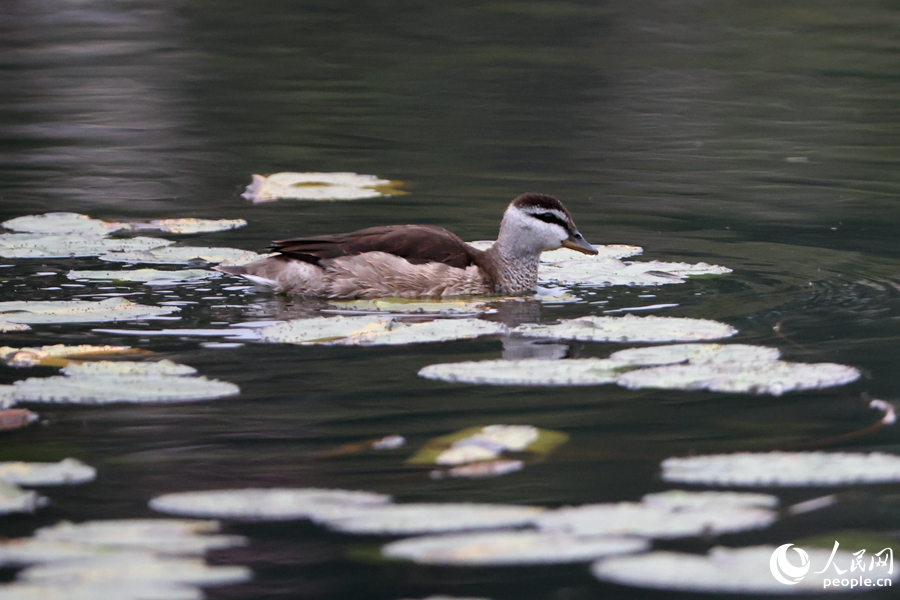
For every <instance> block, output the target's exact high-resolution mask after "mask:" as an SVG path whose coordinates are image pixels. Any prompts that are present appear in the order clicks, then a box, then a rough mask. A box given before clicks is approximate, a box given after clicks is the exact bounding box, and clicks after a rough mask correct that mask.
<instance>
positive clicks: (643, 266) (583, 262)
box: [538, 255, 731, 287]
mask: <svg viewBox="0 0 900 600" xmlns="http://www.w3.org/2000/svg"><path fill="white" fill-rule="evenodd" d="M542 258H543V257H542ZM726 273H731V269H729V268H727V267H721V266H719V265H709V264H706V263H702V262H701V263H697V264H689V263H666V262H660V261H656V260H654V261H648V262H638V261H635V262H622V261H620V260H616V259H613V258H607V259H601V258H599V257H598V256H591V257H586V256H584V255H582V257H578V258H574V259H572V260H561V261H554V262H552V263H544V262H542V264H541V267H540V269H538V282H540V283H556V284H559V285H577V286H585V287H605V286H612V285H626V286H655V285H668V284H672V283H682V282H684V281H685V280H686V279H687V278H689V277H696V276H701V275H724V274H726Z"/></svg>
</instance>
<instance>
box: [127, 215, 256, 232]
mask: <svg viewBox="0 0 900 600" xmlns="http://www.w3.org/2000/svg"><path fill="white" fill-rule="evenodd" d="M246 224H247V221H245V220H244V219H215V220H212V219H157V220H154V221H150V222H149V223H147V224H146V225H144V226H142V227H140V229H159V230H160V231H165V232H166V233H178V234H187V233H211V232H214V231H227V230H229V229H237V228H238V227H244V226H245V225H246Z"/></svg>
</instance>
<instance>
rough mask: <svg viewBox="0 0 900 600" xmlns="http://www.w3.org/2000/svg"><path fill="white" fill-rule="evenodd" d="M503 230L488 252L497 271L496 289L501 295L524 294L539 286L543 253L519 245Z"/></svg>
mask: <svg viewBox="0 0 900 600" xmlns="http://www.w3.org/2000/svg"><path fill="white" fill-rule="evenodd" d="M510 238H511V236H508V235H506V236H504V232H503V231H502V230H501V231H500V235H499V236H498V238H497V241H496V242H494V245H493V246H491V247H490V248H488V250H487V251H486V252H487V254H488V256H489V257H490V262H491V263H492V265H493V266H494V269H495V273H494V276H495V284H494V287H495V289H496V291H497V292H498V293H501V294H522V293H524V292H531V291H534V289H535V287H536V286H537V272H538V265H539V264H540V261H541V251H540V250H539V249H534V248H529V247H527V246H523V245H522V244H517V243H516V240H515V239H514V238H512V239H510Z"/></svg>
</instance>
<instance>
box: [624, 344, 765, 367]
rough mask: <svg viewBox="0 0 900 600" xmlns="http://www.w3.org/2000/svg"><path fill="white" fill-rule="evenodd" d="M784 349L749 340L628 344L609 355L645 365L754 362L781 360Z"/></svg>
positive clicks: (632, 364) (630, 362)
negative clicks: (630, 346)
mask: <svg viewBox="0 0 900 600" xmlns="http://www.w3.org/2000/svg"><path fill="white" fill-rule="evenodd" d="M780 356H781V352H779V351H778V349H777V348H769V347H767V346H751V345H748V344H669V345H665V346H648V347H646V348H628V349H626V350H619V351H617V352H613V353H612V354H610V355H609V359H610V360H611V361H614V362H617V363H621V364H623V365H629V366H635V367H644V366H657V365H674V364H679V363H685V362H686V363H708V362H713V363H728V362H740V363H755V362H759V361H768V360H778V358H779V357H780Z"/></svg>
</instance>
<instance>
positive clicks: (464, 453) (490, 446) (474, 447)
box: [406, 425, 569, 465]
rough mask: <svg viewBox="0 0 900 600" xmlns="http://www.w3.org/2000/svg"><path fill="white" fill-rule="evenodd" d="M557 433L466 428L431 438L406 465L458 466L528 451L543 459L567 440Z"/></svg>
mask: <svg viewBox="0 0 900 600" xmlns="http://www.w3.org/2000/svg"><path fill="white" fill-rule="evenodd" d="M568 439H569V436H568V435H566V434H565V433H562V432H560V431H550V430H546V429H538V428H536V427H532V426H530V425H488V426H486V427H469V428H468V429H463V430H462V431H457V432H456V433H451V434H449V435H444V436H441V437H438V438H435V439H433V440H431V441H430V442H428V443H427V444H426V445H425V446H423V447H422V448H421V449H420V450H419V451H418V452H417V453H416V454H414V455H413V456H412V457H411V458H409V459H408V460H407V461H406V462H407V463H409V464H418V465H422V464H431V465H461V464H465V463H471V462H476V461H485V460H493V459H495V458H497V457H498V456H500V455H501V454H502V453H504V452H529V453H533V454H534V455H535V456H544V455H547V454H549V453H550V452H552V451H553V450H554V449H555V448H556V447H557V446H559V445H561V444H564V443H565V442H566V441H568Z"/></svg>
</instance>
